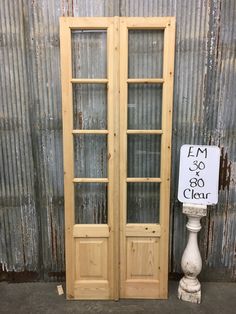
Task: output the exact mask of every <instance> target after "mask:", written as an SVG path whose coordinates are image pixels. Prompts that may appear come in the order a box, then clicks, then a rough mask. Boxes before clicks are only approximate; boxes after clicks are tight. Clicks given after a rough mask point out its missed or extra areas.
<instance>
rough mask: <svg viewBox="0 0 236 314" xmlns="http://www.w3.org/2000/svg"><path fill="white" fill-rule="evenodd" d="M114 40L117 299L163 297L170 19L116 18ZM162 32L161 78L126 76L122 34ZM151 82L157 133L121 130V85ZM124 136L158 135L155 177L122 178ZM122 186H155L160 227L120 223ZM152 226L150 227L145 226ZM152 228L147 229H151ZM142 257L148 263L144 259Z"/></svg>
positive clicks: (123, 93) (171, 50)
mask: <svg viewBox="0 0 236 314" xmlns="http://www.w3.org/2000/svg"><path fill="white" fill-rule="evenodd" d="M120 25H121V26H120V42H121V43H122V52H121V54H120V107H121V111H120V129H121V141H120V164H121V165H120V199H121V204H120V208H121V213H120V224H121V228H120V229H121V235H120V260H121V270H120V271H121V274H120V278H121V279H120V280H121V283H120V295H121V297H122V298H166V297H167V280H168V229H169V226H168V224H169V193H170V186H169V182H170V153H171V149H170V140H171V119H172V116H171V108H172V97H173V96H172V94H173V62H174V35H175V32H174V19H173V18H169V17H168V18H121V19H120ZM130 29H163V31H164V69H163V78H128V50H127V46H128V30H130ZM131 83H132V84H134V83H136V84H139V83H147V84H148V83H157V84H162V86H163V99H162V129H161V130H127V84H131ZM127 134H160V136H161V143H162V144H161V176H160V178H127V166H126V165H127ZM127 182H147V184H148V182H159V183H160V186H161V188H160V224H159V225H156V226H158V227H157V229H154V230H153V233H152V232H150V229H149V228H151V227H150V226H149V224H146V225H145V224H139V225H137V224H126V211H127V208H126V206H127V195H126V194H127ZM151 225H152V224H151ZM152 226H153V225H152ZM147 257H148V258H149V260H148V261H147Z"/></svg>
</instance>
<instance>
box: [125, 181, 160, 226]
mask: <svg viewBox="0 0 236 314" xmlns="http://www.w3.org/2000/svg"><path fill="white" fill-rule="evenodd" d="M159 208H160V184H159V183H127V223H158V222H159Z"/></svg>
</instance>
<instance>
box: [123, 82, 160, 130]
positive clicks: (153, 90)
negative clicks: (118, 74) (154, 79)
mask: <svg viewBox="0 0 236 314" xmlns="http://www.w3.org/2000/svg"><path fill="white" fill-rule="evenodd" d="M161 109H162V86H161V85H160V84H129V89H128V129H136V130H155V129H156V130H158V129H161V113H162V110H161Z"/></svg>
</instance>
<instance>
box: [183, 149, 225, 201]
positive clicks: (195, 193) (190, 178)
mask: <svg viewBox="0 0 236 314" xmlns="http://www.w3.org/2000/svg"><path fill="white" fill-rule="evenodd" d="M219 166H220V149H219V147H217V146H200V145H183V146H182V147H181V149H180V169H179V189H178V200H179V201H180V202H183V203H190V204H199V205H210V204H216V203H217V202H218V183H219Z"/></svg>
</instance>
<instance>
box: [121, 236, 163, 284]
mask: <svg viewBox="0 0 236 314" xmlns="http://www.w3.org/2000/svg"><path fill="white" fill-rule="evenodd" d="M158 273H159V240H158V239H157V238H155V239H152V238H141V237H139V238H128V239H127V279H143V280H150V279H152V280H157V279H158Z"/></svg>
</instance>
